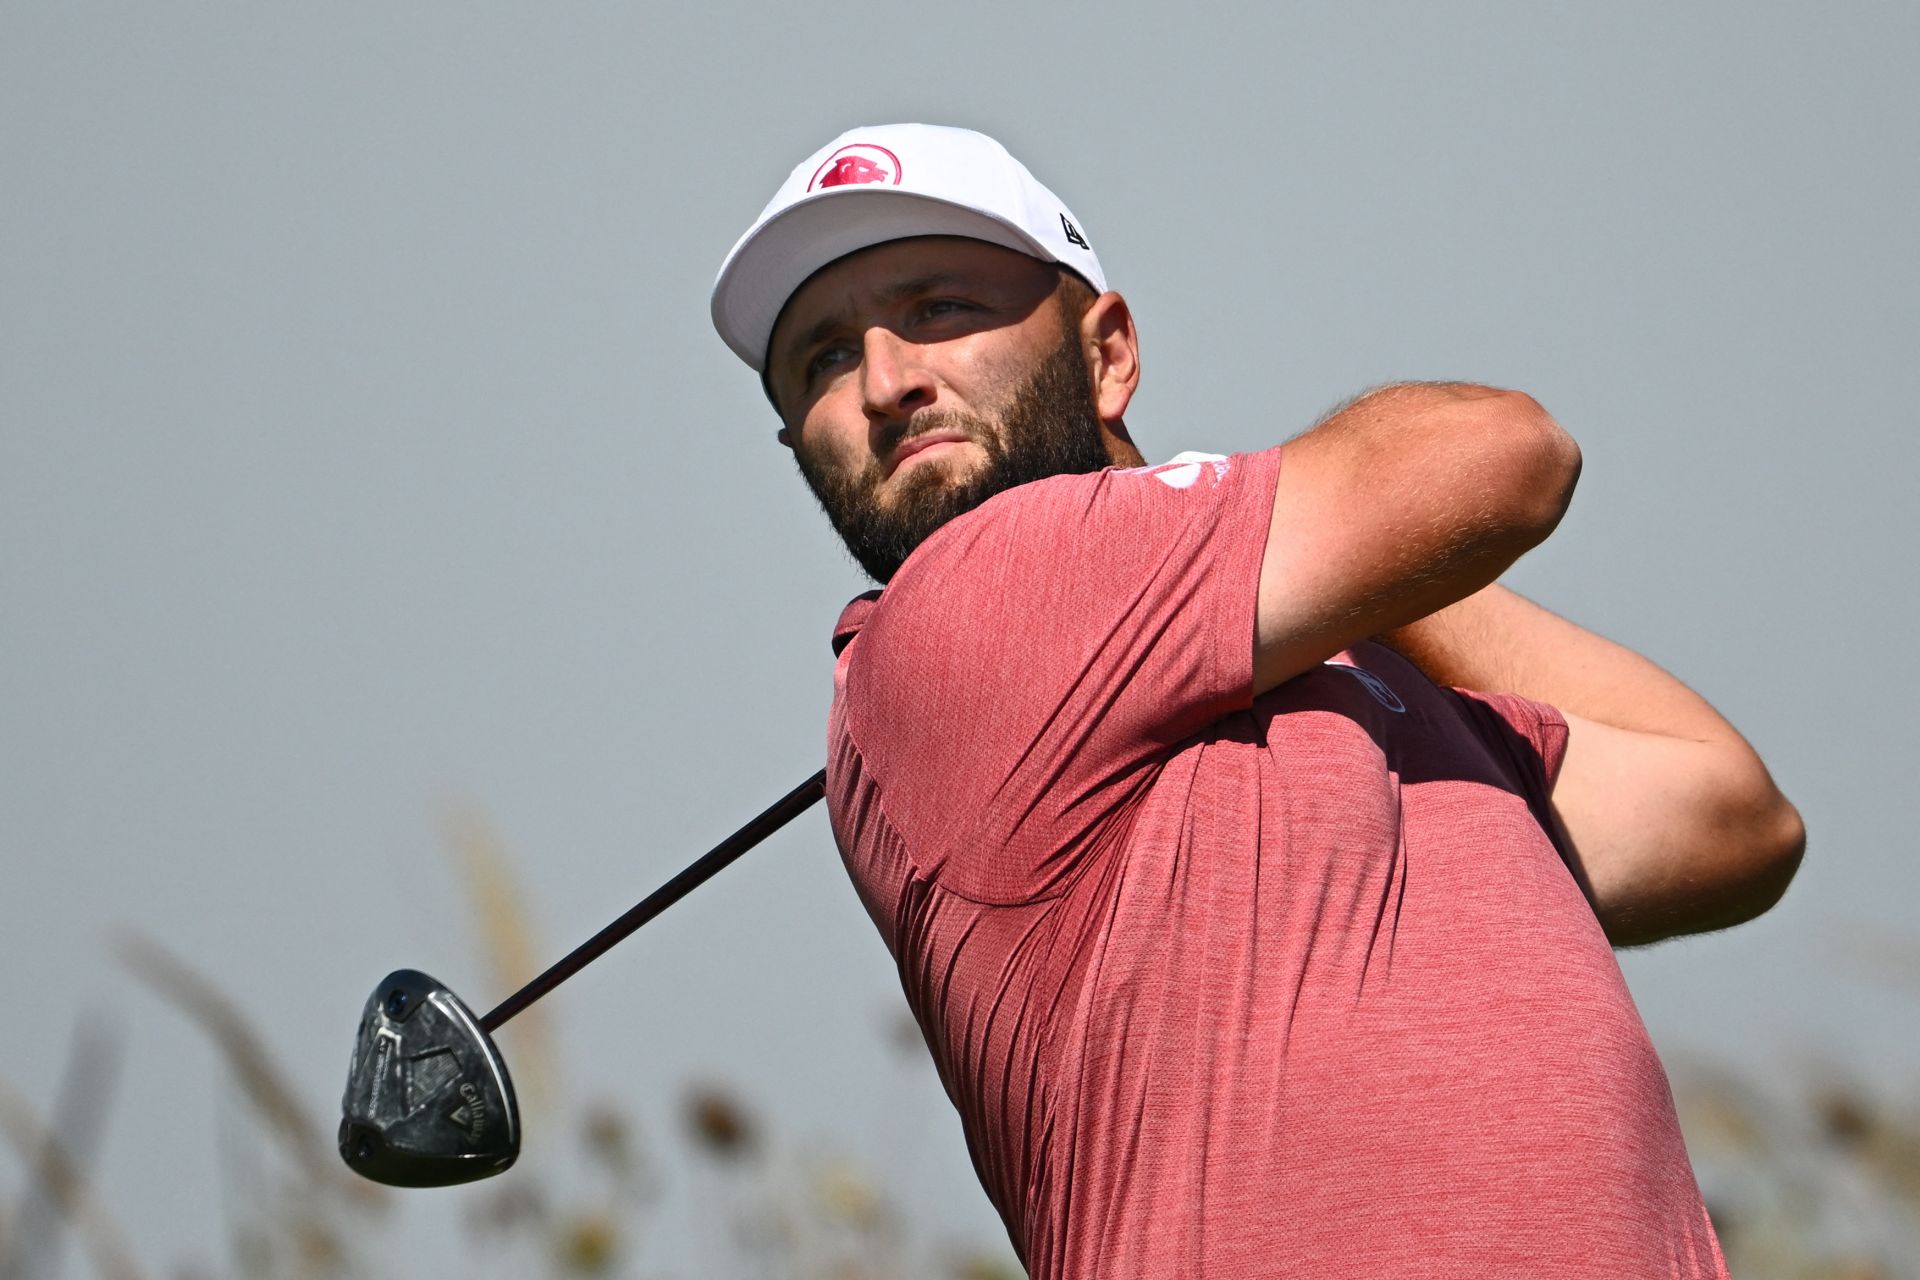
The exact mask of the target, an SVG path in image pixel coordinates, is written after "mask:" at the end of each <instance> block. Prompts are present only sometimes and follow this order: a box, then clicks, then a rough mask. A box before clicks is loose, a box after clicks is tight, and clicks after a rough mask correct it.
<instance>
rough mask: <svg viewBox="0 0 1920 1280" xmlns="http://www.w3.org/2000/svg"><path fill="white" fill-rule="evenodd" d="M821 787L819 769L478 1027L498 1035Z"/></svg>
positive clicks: (806, 803)
mask: <svg viewBox="0 0 1920 1280" xmlns="http://www.w3.org/2000/svg"><path fill="white" fill-rule="evenodd" d="M826 788H827V771H826V770H825V769H822V770H821V771H820V772H818V773H816V774H814V775H813V776H812V777H811V778H808V779H807V780H806V781H805V782H803V783H801V784H800V785H799V786H797V787H795V788H794V789H793V790H791V791H789V792H787V794H786V795H784V796H781V797H780V798H779V799H778V800H776V801H774V802H773V804H772V805H771V806H770V807H769V808H768V809H767V811H766V812H765V813H763V814H761V815H760V816H759V817H757V818H755V819H753V821H751V822H749V823H747V825H746V826H744V827H742V828H740V829H739V830H738V831H736V832H734V833H733V834H732V835H730V836H728V837H727V838H726V839H725V840H722V841H721V842H720V843H719V844H717V845H715V846H714V847H713V849H712V850H711V851H710V852H708V853H706V854H704V855H702V856H701V858H700V860H699V861H698V862H695V863H694V864H693V865H692V866H690V867H688V868H687V869H686V870H685V871H682V872H681V873H680V874H679V875H677V876H675V877H674V878H673V879H671V880H669V881H667V882H666V883H665V884H663V885H661V886H660V887H659V888H658V889H655V890H654V891H653V892H652V893H650V894H648V895H647V896H646V897H645V898H643V899H641V900H640V901H639V902H638V903H636V904H635V905H634V906H633V907H632V909H630V910H629V911H628V912H627V913H626V914H625V915H623V916H621V917H620V918H619V919H618V920H615V921H614V922H613V923H612V924H610V925H608V926H607V927H606V928H604V929H602V930H601V931H600V932H598V933H596V934H594V935H593V936H592V937H591V938H588V939H587V940H586V941H585V942H583V943H581V944H580V945H579V946H577V947H575V948H574V949H573V950H572V951H569V952H568V953H567V954H566V955H565V956H563V957H561V958H560V960H559V961H558V962H557V963H556V964H554V965H553V967H552V968H550V969H548V970H547V971H546V972H545V973H543V974H541V975H540V976H539V977H537V978H535V979H534V980H533V981H532V982H529V983H528V984H527V985H526V986H524V987H522V988H520V989H519V990H518V991H516V992H514V993H513V994H512V995H510V996H508V997H507V998H506V999H505V1000H502V1001H501V1002H500V1003H499V1004H498V1005H497V1006H495V1008H494V1010H493V1012H491V1013H489V1014H488V1015H487V1016H486V1017H484V1018H482V1019H480V1025H481V1026H482V1027H483V1028H485V1029H486V1030H487V1032H488V1033H489V1034H491V1033H492V1032H494V1031H497V1030H499V1029H500V1028H501V1027H502V1026H504V1025H506V1023H507V1021H508V1020H509V1019H511V1018H512V1017H513V1016H514V1015H515V1014H516V1013H519V1012H520V1011H521V1010H522V1009H525V1008H526V1007H527V1006H528V1005H530V1004H532V1003H533V1002H534V1001H535V1000H538V999H539V998H540V997H541V996H544V995H545V994H547V992H549V991H551V990H553V989H554V988H555V987H557V986H559V985H560V984H561V983H563V982H565V981H566V980H567V979H568V978H571V977H572V976H573V975H574V974H576V973H578V972H580V970H582V969H584V968H586V967H587V966H588V965H589V964H591V963H592V962H593V961H594V960H596V959H598V958H599V957H600V956H601V955H602V954H603V953H604V952H605V951H606V950H607V949H608V948H609V947H611V946H613V944H614V943H616V942H618V941H620V940H621V939H622V938H624V937H626V936H627V935H628V934H630V933H632V932H633V931H634V930H635V929H638V928H639V927H640V926H641V925H643V924H645V923H646V922H647V921H649V920H651V919H653V918H654V917H655V916H657V915H659V914H660V913H661V912H662V911H665V910H666V909H667V908H668V907H670V906H672V905H673V904H674V903H676V902H678V901H680V899H682V898H684V897H686V896H687V895H688V894H689V893H692V892H693V891H694V890H695V889H697V888H699V887H700V886H701V885H703V884H705V883H706V882H707V881H708V880H710V879H712V878H713V875H714V873H715V872H717V871H719V870H720V868H722V867H724V866H726V865H727V864H728V863H730V862H732V861H733V860H734V859H735V858H738V857H739V856H740V855H741V854H743V853H745V852H746V851H747V850H749V849H751V848H753V846H755V845H757V844H759V843H760V842H761V841H762V840H765V839H766V838H767V837H768V836H770V835H772V834H773V833H774V832H776V831H778V830H779V829H780V828H782V827H784V826H786V825H787V824H788V823H789V822H792V821H793V820H794V819H795V818H797V817H799V816H800V815H801V814H803V813H805V812H806V811H807V810H808V809H810V808H812V807H813V803H814V801H816V800H818V799H819V798H820V797H821V796H823V795H825V794H826Z"/></svg>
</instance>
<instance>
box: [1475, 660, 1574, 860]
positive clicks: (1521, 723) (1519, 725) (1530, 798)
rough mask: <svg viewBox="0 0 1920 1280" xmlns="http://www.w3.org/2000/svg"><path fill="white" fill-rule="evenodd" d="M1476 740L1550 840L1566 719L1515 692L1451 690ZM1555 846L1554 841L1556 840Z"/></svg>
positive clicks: (1565, 747) (1541, 704)
mask: <svg viewBox="0 0 1920 1280" xmlns="http://www.w3.org/2000/svg"><path fill="white" fill-rule="evenodd" d="M1452 692H1453V693H1454V694H1456V695H1457V696H1458V697H1459V699H1460V701H1461V703H1462V705H1463V706H1464V707H1465V709H1466V712H1467V718H1468V721H1469V722H1470V723H1471V724H1472V725H1473V727H1474V729H1475V731H1476V732H1477V734H1478V736H1479V737H1480V739H1481V740H1482V741H1483V742H1485V743H1486V744H1487V747H1488V748H1489V749H1490V750H1491V751H1492V752H1493V753H1494V755H1495V757H1496V758H1497V759H1498V760H1499V762H1500V763H1501V765H1502V766H1503V767H1504V768H1506V769H1507V770H1508V771H1509V772H1510V773H1511V774H1512V776H1513V778H1514V780H1515V781H1516V782H1518V783H1519V784H1520V785H1521V787H1522V789H1523V790H1522V794H1524V795H1525V796H1526V800H1527V805H1528V807H1529V808H1531V809H1532V810H1533V811H1534V816H1535V817H1536V818H1538V819H1539V821H1540V825H1541V827H1542V828H1544V829H1545V830H1546V831H1547V832H1548V834H1549V835H1552V834H1553V833H1554V832H1555V830H1556V824H1555V823H1554V821H1553V818H1552V812H1553V782H1554V779H1555V778H1557V777H1559V776H1560V762H1561V760H1562V759H1564V758H1565V757H1566V754H1567V720H1566V717H1565V716H1563V715H1561V714H1560V712H1559V711H1558V710H1556V709H1555V708H1553V707H1550V706H1548V705H1547V704H1546V703H1544V702H1535V701H1533V699H1531V698H1523V697H1521V696H1520V695H1519V694H1515V693H1481V692H1479V691H1477V690H1472V689H1455V690H1453V691H1452ZM1556 843H1557V839H1556Z"/></svg>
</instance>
